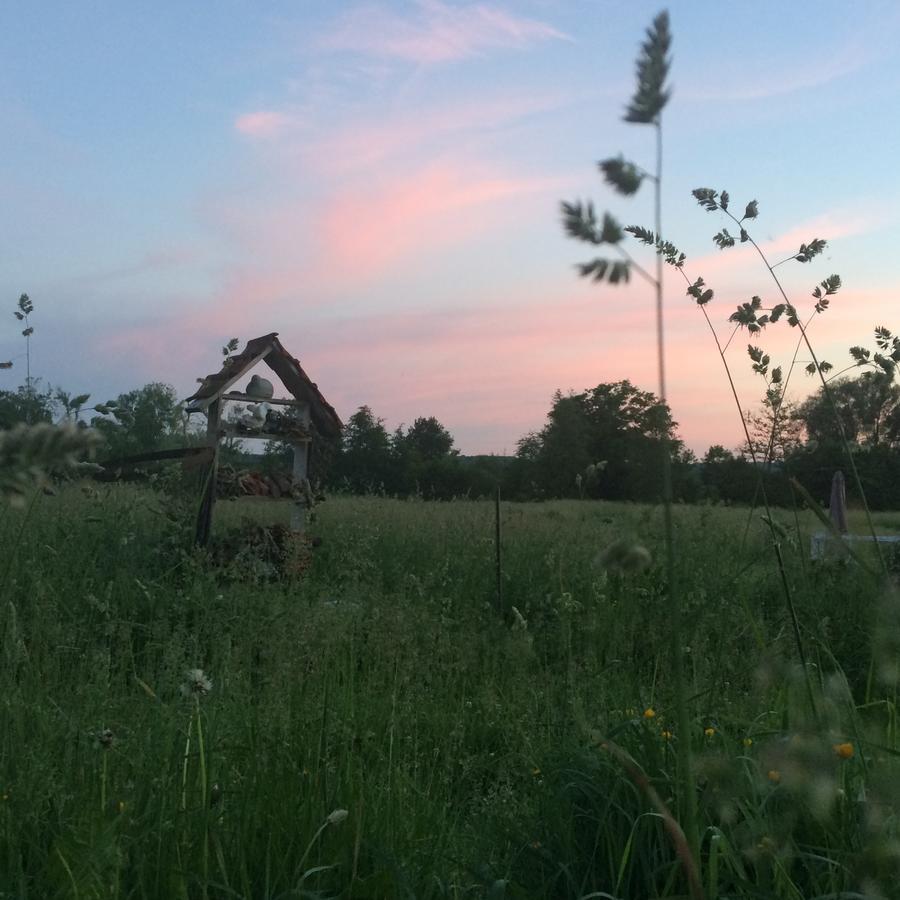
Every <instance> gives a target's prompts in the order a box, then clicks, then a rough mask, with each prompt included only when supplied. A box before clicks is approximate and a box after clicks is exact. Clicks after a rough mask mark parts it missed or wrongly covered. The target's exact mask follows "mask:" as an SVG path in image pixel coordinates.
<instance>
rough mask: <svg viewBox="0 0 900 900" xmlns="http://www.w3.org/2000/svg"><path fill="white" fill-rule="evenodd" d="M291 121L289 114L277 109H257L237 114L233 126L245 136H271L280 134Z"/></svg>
mask: <svg viewBox="0 0 900 900" xmlns="http://www.w3.org/2000/svg"><path fill="white" fill-rule="evenodd" d="M291 121H292V120H291V117H290V116H289V115H287V114H286V113H283V112H278V111H277V110H257V111H256V112H249V113H244V114H243V115H240V116H238V117H237V118H236V119H235V121H234V127H235V129H236V130H237V131H239V132H240V133H241V134H243V135H246V136H247V137H251V138H271V137H276V136H277V135H279V134H281V133H282V132H283V131H284V130H285V129H286V128H287V127H288V126H289V125H290V124H291Z"/></svg>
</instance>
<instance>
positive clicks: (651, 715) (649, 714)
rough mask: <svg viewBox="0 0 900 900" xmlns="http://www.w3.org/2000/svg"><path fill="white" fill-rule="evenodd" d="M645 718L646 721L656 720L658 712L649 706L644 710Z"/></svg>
mask: <svg viewBox="0 0 900 900" xmlns="http://www.w3.org/2000/svg"><path fill="white" fill-rule="evenodd" d="M644 718H645V719H655V718H656V710H655V709H654V708H653V707H652V706H648V707H647V708H646V709H645V710H644Z"/></svg>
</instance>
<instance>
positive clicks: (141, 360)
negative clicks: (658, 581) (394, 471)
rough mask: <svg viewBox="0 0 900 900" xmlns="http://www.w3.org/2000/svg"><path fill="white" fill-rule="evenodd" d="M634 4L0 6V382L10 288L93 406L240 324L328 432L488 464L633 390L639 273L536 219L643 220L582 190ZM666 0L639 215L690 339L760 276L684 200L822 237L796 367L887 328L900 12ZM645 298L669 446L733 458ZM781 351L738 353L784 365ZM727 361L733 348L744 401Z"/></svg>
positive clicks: (50, 362) (596, 154)
mask: <svg viewBox="0 0 900 900" xmlns="http://www.w3.org/2000/svg"><path fill="white" fill-rule="evenodd" d="M660 8H661V7H659V6H657V5H656V4H645V3H633V4H627V5H626V4H614V3H606V2H590V3H589V2H563V0H534V2H515V3H492V2H483V3H458V2H450V0H443V2H442V0H420V2H381V3H378V2H375V3H361V4H356V3H340V4H337V3H324V2H323V3H312V2H304V3H301V2H293V3H288V2H280V3H264V4H263V3H251V2H222V3H217V4H214V5H213V4H194V5H188V4H183V3H166V2H158V3H156V4H153V5H152V6H151V5H143V4H135V3H88V2H84V3H78V4H71V3H49V2H48V3H24V2H9V3H6V4H4V5H3V8H2V11H0V122H2V123H3V125H4V126H5V127H4V133H5V135H6V137H7V139H6V141H5V142H4V150H3V152H2V154H0V200H2V205H3V209H4V210H5V211H6V214H5V215H4V216H3V217H2V219H0V246H2V247H3V248H4V249H5V251H6V252H5V253H3V254H2V257H0V259H2V261H0V287H2V292H0V297H6V298H7V301H6V302H7V306H8V308H9V316H8V321H7V324H6V327H5V328H2V329H0V359H13V361H14V362H15V364H16V366H15V368H14V369H13V370H12V371H10V372H3V373H0V374H2V376H3V378H4V380H5V383H4V384H3V385H2V387H4V388H5V387H13V386H15V385H16V384H18V383H20V381H21V379H22V378H23V377H24V372H23V359H22V356H23V353H24V346H23V342H22V341H21V339H20V338H19V336H18V328H17V327H16V326H17V323H16V321H15V319H14V318H13V316H12V309H13V307H14V305H15V301H16V299H17V298H18V296H19V294H20V293H22V292H23V291H25V292H27V293H29V295H30V296H31V298H32V300H33V302H34V304H35V307H36V313H35V316H34V326H35V335H34V339H33V370H34V372H35V373H36V374H38V375H40V376H41V377H43V378H44V379H45V380H46V381H48V382H50V383H52V384H58V385H60V386H63V387H65V388H67V389H69V390H73V391H91V392H92V393H93V395H94V398H95V399H96V400H102V399H106V398H107V397H109V396H113V395H115V394H117V393H119V392H121V391H125V390H129V389H131V388H133V387H137V386H140V385H141V384H143V383H145V382H147V381H151V380H162V381H168V382H170V383H171V384H173V385H174V386H175V387H176V389H177V390H178V392H179V393H180V394H181V395H182V396H186V395H187V394H189V393H190V392H191V390H192V388H193V384H194V380H195V378H196V377H197V376H202V375H205V374H206V373H207V372H209V371H212V370H213V369H215V368H216V367H217V365H218V360H219V347H220V346H221V345H222V343H224V342H225V341H226V340H227V339H228V338H230V337H232V336H235V335H236V336H238V337H239V338H241V339H242V340H246V339H249V338H251V337H254V336H257V335H259V334H264V333H267V332H270V331H278V332H279V333H280V335H281V339H282V341H283V343H284V344H285V345H286V346H287V347H288V348H289V349H290V350H291V351H292V352H293V353H295V354H296V355H297V356H298V357H299V358H300V359H301V361H302V362H303V364H304V367H305V368H306V369H307V370H308V371H309V372H310V374H311V375H312V377H313V378H314V379H315V380H316V381H317V382H318V383H319V385H320V387H321V388H322V390H323V392H324V393H325V395H326V397H328V399H329V400H331V402H332V403H333V404H334V405H335V406H336V407H337V409H338V411H339V413H340V414H341V415H342V416H344V417H345V418H346V417H347V416H349V415H350V414H351V413H352V412H353V411H354V410H355V409H356V407H357V406H359V405H361V404H364V403H365V404H369V405H370V406H371V407H372V408H373V409H374V410H375V412H376V413H377V414H379V415H381V416H383V417H384V418H385V419H386V420H387V424H388V426H389V427H394V426H396V425H397V424H399V423H401V422H407V423H408V422H410V421H411V420H412V419H413V418H415V417H416V416H418V415H436V416H437V417H438V418H439V419H441V421H443V422H444V424H445V425H447V427H448V428H450V430H451V432H452V433H453V434H454V435H455V436H456V438H457V443H458V446H459V447H460V449H462V450H463V451H464V452H504V451H506V452H512V451H513V450H514V447H515V442H516V440H517V439H518V438H519V437H521V436H522V435H523V434H524V433H525V432H527V431H529V430H533V429H535V428H538V427H540V425H541V423H542V420H543V418H544V415H545V414H546V411H547V409H548V408H549V403H550V398H551V396H552V393H553V391H554V390H556V389H557V388H561V389H563V390H566V389H569V388H573V389H584V388H587V387H591V386H593V385H596V384H598V383H600V382H603V381H615V380H620V379H623V378H629V379H631V380H632V381H633V382H634V383H636V384H638V385H639V386H640V387H642V388H645V389H649V390H655V389H656V376H655V371H654V360H653V345H652V341H653V335H652V298H651V297H650V296H649V294H648V292H647V290H646V288H645V286H644V285H642V284H641V283H640V282H639V281H637V280H635V281H633V282H632V284H631V285H629V286H628V287H627V288H623V289H612V288H609V287H605V286H603V287H598V286H595V285H591V284H587V283H584V282H580V281H579V280H578V279H577V277H576V275H575V272H574V264H575V263H576V262H578V261H579V260H581V259H583V258H585V257H586V254H585V253H584V252H583V248H582V247H579V246H578V245H576V244H574V243H572V242H571V241H569V240H567V239H566V238H565V236H564V235H563V233H562V229H561V227H560V225H559V212H558V205H559V201H560V200H562V199H576V198H582V199H587V198H592V199H594V200H595V202H596V203H597V204H598V206H599V207H601V208H604V207H606V206H609V208H611V209H612V210H613V211H614V212H615V213H616V214H617V215H618V216H619V217H620V218H621V219H622V220H623V221H625V222H627V223H641V224H650V219H651V214H652V209H651V204H650V197H649V194H648V195H641V194H639V195H638V197H637V198H634V199H631V200H623V199H622V198H617V197H613V196H610V194H609V192H608V191H607V190H606V189H605V188H604V187H603V185H602V182H601V180H600V178H599V176H598V174H597V172H596V168H595V163H596V161H597V160H598V159H600V158H603V157H606V156H612V155H616V154H618V153H619V152H623V153H625V155H626V156H629V157H633V158H634V159H635V160H636V161H638V162H644V163H645V164H649V163H650V161H651V159H652V143H651V134H650V130H649V129H647V128H644V127H639V126H630V125H627V124H625V123H624V122H622V121H621V112H622V109H623V106H624V104H625V103H626V102H627V100H628V98H629V96H630V94H631V91H632V90H633V71H634V58H635V56H636V52H637V48H638V45H639V42H640V40H641V38H642V35H643V30H644V28H645V27H646V26H647V25H648V24H649V22H650V20H651V19H652V17H653V16H654V14H655V13H656V12H657V11H658V10H659V9H660ZM668 8H669V10H670V15H671V20H672V30H673V34H674V47H673V56H674V64H673V70H672V83H673V86H674V94H673V99H672V102H671V103H670V105H669V107H668V108H667V110H666V113H665V120H664V128H665V154H666V155H665V179H664V215H665V232H666V236H667V237H669V238H670V239H671V240H673V241H674V242H675V243H677V244H678V245H679V246H680V247H681V248H682V249H683V250H684V251H685V252H686V253H687V254H688V257H689V262H688V267H687V271H688V272H689V274H690V275H691V277H692V278H693V277H697V276H698V275H703V276H704V277H705V278H706V280H707V282H708V283H709V284H710V285H711V286H713V287H714V288H715V289H716V292H717V293H716V299H715V300H714V302H713V305H712V306H711V307H710V313H711V315H713V316H714V318H715V319H716V322H717V324H718V325H721V326H722V328H723V332H727V327H726V326H725V322H726V320H727V317H728V315H729V314H730V312H731V311H732V310H733V308H734V306H735V305H736V304H737V303H738V302H740V301H742V300H746V299H749V297H750V296H751V295H753V294H760V295H761V296H763V297H764V298H768V296H771V293H772V292H771V288H770V287H769V285H768V283H767V282H766V280H765V278H764V277H763V275H764V273H763V272H761V271H760V269H759V266H758V264H756V263H755V262H754V261H753V259H752V258H751V257H750V256H749V255H748V254H747V253H745V252H744V250H743V249H738V250H734V251H729V252H726V253H720V252H719V251H717V250H715V248H714V247H713V245H712V243H711V240H710V238H711V235H712V234H713V233H715V231H717V230H718V229H719V228H720V227H721V226H722V224H723V223H721V222H720V221H719V220H718V219H717V218H716V217H714V216H710V215H708V214H706V213H704V212H703V211H702V210H700V209H699V208H698V207H697V206H696V205H695V204H694V202H693V200H692V198H691V197H690V190H691V189H692V188H694V187H697V186H710V187H714V188H716V189H721V188H727V189H728V190H729V192H730V193H731V195H732V197H733V198H735V203H740V202H746V201H747V200H749V199H753V198H756V199H758V200H759V202H760V209H761V215H760V218H759V220H758V221H757V222H756V223H755V228H754V235H755V236H756V237H757V238H759V239H760V241H761V242H763V243H764V244H765V245H767V246H771V247H772V248H773V249H774V252H775V253H776V255H777V254H778V253H781V254H782V255H786V253H788V252H790V249H791V248H792V247H795V246H797V245H799V242H800V241H801V240H809V239H811V238H812V237H823V238H828V239H830V240H831V244H830V246H829V249H828V251H827V252H826V254H825V255H824V257H823V258H820V259H819V260H817V261H816V262H815V263H813V264H811V265H809V266H802V267H801V266H799V265H797V266H794V267H793V268H792V269H790V268H789V267H784V268H783V269H782V270H780V271H783V272H784V273H785V276H786V279H787V284H788V286H789V289H790V291H791V296H792V299H795V300H796V302H797V304H798V306H801V307H802V306H803V304H804V303H805V302H806V299H808V297H809V292H810V290H811V289H812V287H813V286H814V285H815V283H816V282H817V281H819V280H821V279H822V278H824V277H825V276H826V275H828V274H831V272H838V273H840V274H841V276H842V277H843V279H844V284H845V288H844V290H843V291H842V292H841V294H840V295H838V297H837V298H836V301H835V303H834V306H833V308H832V309H830V310H829V311H828V313H827V314H826V315H825V316H822V317H821V321H817V322H816V323H815V326H814V331H813V332H812V334H813V337H814V338H815V340H816V341H817V342H818V344H819V346H820V348H821V351H822V355H823V356H824V357H825V358H828V359H830V360H832V361H833V362H835V363H836V364H841V363H843V362H844V361H845V360H846V359H847V353H846V350H847V347H848V346H849V345H850V344H859V343H862V344H866V343H870V335H871V331H872V327H873V326H874V325H876V324H884V325H887V326H888V327H890V328H895V329H900V322H897V321H896V319H897V318H898V316H897V311H898V310H900V304H898V302H897V294H898V290H897V289H898V286H900V274H898V271H900V270H898V265H897V262H896V254H895V252H894V248H895V247H896V246H898V238H900V223H898V214H897V209H898V200H900V179H898V177H897V175H896V171H895V170H896V159H897V148H898V147H900V133H898V132H900V127H898V121H900V117H898V114H897V106H898V102H897V101H898V97H900V61H898V58H897V55H896V52H895V48H896V46H897V43H898V39H900V6H898V5H897V4H896V3H878V2H871V3H865V4H855V5H853V6H851V5H850V4H847V3H822V4H818V5H817V6H816V7H815V8H810V7H809V6H808V5H800V4H790V5H785V4H779V3H774V2H771V3H770V2H759V3H754V4H723V3H711V2H710V3H707V2H679V3H673V4H670V5H669V7H668ZM633 249H636V248H633ZM636 252H637V251H636ZM779 258H780V257H779ZM668 285H669V291H668V292H667V299H666V307H667V317H668V321H669V336H670V345H669V356H670V376H669V377H670V392H669V393H670V403H671V405H672V408H673V412H674V415H675V418H676V419H677V420H678V421H679V422H680V423H681V428H680V431H681V435H682V437H683V438H684V439H685V441H686V442H687V443H688V445H689V446H691V447H693V448H694V449H695V450H697V451H698V452H703V451H704V450H705V449H706V447H707V446H708V445H709V444H711V443H724V444H726V445H728V446H734V445H736V444H737V443H738V442H739V440H740V424H739V421H738V420H737V417H736V414H735V413H734V411H733V407H732V406H731V401H730V397H729V394H728V390H727V384H726V382H725V380H724V378H723V377H722V373H721V364H720V362H719V361H718V359H717V357H716V356H715V354H714V352H713V348H712V345H711V343H710V341H709V338H708V335H707V333H706V332H705V330H704V329H705V327H706V326H705V324H704V323H703V322H702V319H701V318H700V317H699V316H698V314H697V312H696V310H694V309H692V308H691V307H690V305H689V303H688V301H687V298H685V297H684V293H683V286H682V285H681V284H680V283H678V282H676V281H675V280H674V278H672V279H670V280H669V282H668ZM805 298H806V299H805ZM892 319H893V320H892ZM0 322H2V317H0ZM791 337H792V335H791V334H789V333H788V332H787V330H786V329H784V330H780V331H778V332H777V333H776V332H773V333H772V334H771V335H766V336H765V337H764V339H763V343H764V346H765V347H766V349H767V350H768V351H769V352H770V353H771V354H772V356H773V359H775V360H776V361H781V359H782V357H784V356H785V355H788V356H790V354H791V353H792V352H793V345H792V343H791ZM745 345H746V341H745V340H743V339H740V338H739V339H736V340H735V343H734V350H733V351H732V353H733V357H732V360H731V361H732V364H733V365H734V368H735V370H736V371H737V372H738V373H739V375H740V378H739V383H740V387H741V392H742V397H743V399H744V400H745V402H746V404H747V405H753V404H754V403H755V402H756V401H757V400H758V398H759V396H760V395H761V393H762V389H761V385H760V383H759V382H758V381H754V380H753V378H752V376H751V375H750V373H749V365H748V363H747V361H746V356H745V354H744V351H743V349H742V348H743V347H745ZM811 387H812V384H811V383H810V382H809V381H805V380H798V381H797V383H796V388H797V391H798V392H799V393H798V396H800V395H802V394H803V392H805V391H808V390H809V389H811Z"/></svg>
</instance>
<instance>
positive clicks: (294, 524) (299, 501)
mask: <svg viewBox="0 0 900 900" xmlns="http://www.w3.org/2000/svg"><path fill="white" fill-rule="evenodd" d="M297 413H298V418H299V419H300V424H301V425H303V427H304V428H305V429H306V430H307V432H308V431H309V429H310V427H311V424H310V423H311V415H310V408H309V404H308V403H304V404H302V405H299V406H298V407H297ZM293 447H294V467H293V471H292V473H291V475H292V477H293V482H294V508H293V509H292V510H291V531H293V532H295V533H297V534H302V533H303V532H304V531H305V530H306V512H307V507H308V506H309V480H308V478H309V447H310V442H309V441H302V442H297V443H295V444H294V445H293Z"/></svg>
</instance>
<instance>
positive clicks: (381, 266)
mask: <svg viewBox="0 0 900 900" xmlns="http://www.w3.org/2000/svg"><path fill="white" fill-rule="evenodd" d="M566 186H567V185H566V182H564V181H563V180H561V179H559V178H555V177H553V176H527V175H513V174H510V173H508V172H504V171H501V170H498V169H495V168H493V167H492V166H490V165H488V164H486V163H484V162H480V161H477V160H468V161H466V160H462V159H457V160H439V161H436V162H433V163H429V164H426V165H424V166H421V167H419V168H417V169H416V170H415V171H413V172H411V173H408V174H407V173H404V174H402V175H399V176H395V177H385V178H382V179H381V180H380V181H379V182H378V183H377V184H375V185H373V186H371V187H369V188H366V189H361V188H358V187H357V188H350V189H346V190H339V191H337V192H336V193H335V194H334V195H332V196H331V197H330V198H329V199H328V201H327V202H326V204H325V205H324V206H323V208H322V209H321V210H320V212H319V214H318V217H317V218H318V223H319V224H318V227H317V228H316V231H317V233H318V234H319V235H320V240H321V253H320V255H319V259H320V265H322V266H323V267H324V269H325V270H327V271H329V272H339V273H343V276H344V278H346V277H348V276H350V275H351V273H353V274H354V278H355V280H362V281H365V280H367V279H369V278H372V277H375V276H376V275H379V274H381V273H383V272H384V271H385V270H386V269H387V268H388V267H390V266H391V265H393V264H396V263H398V262H399V261H401V260H403V259H404V258H408V257H410V256H411V255H418V256H423V257H428V256H429V255H431V254H432V253H433V252H434V251H435V250H437V249H440V248H441V247H446V246H447V245H450V244H453V243H457V242H459V241H462V240H470V241H471V240H475V239H477V238H478V237H479V236H480V235H482V234H483V233H484V232H485V231H487V230H489V229H490V228H494V227H497V226H499V225H501V224H502V223H509V222H511V221H514V220H515V217H516V215H517V213H516V210H517V209H520V208H521V201H522V200H527V199H528V198H530V197H531V196H533V195H536V194H548V195H549V194H553V193H555V192H559V191H560V190H562V189H563V188H564V187H566Z"/></svg>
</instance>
